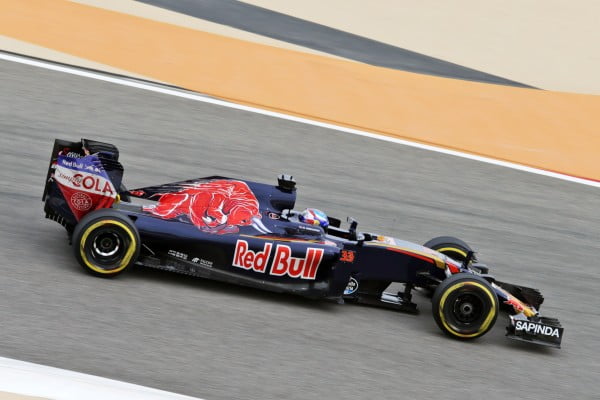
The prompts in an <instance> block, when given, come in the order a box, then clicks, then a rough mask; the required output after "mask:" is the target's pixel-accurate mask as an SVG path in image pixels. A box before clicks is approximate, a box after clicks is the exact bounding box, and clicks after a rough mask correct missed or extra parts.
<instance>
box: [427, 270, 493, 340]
mask: <svg viewBox="0 0 600 400" xmlns="http://www.w3.org/2000/svg"><path fill="white" fill-rule="evenodd" d="M432 302H433V318H434V320H435V322H436V323H437V325H438V327H439V328H440V329H441V330H442V332H444V333H445V334H446V335H448V336H450V337H453V338H456V339H459V340H469V339H475V338H478V337H480V336H483V335H484V334H485V333H487V332H488V331H489V330H490V329H491V328H492V327H493V326H494V323H495V322H496V318H497V317H498V298H497V296H496V293H495V292H494V290H493V289H492V287H491V286H490V284H489V283H488V282H487V281H486V280H485V279H483V278H481V277H479V276H477V275H472V274H466V273H459V274H456V275H453V276H451V277H450V278H448V279H446V280H444V281H442V283H440V284H439V286H438V287H437V288H436V290H435V292H434V294H433V299H432Z"/></svg>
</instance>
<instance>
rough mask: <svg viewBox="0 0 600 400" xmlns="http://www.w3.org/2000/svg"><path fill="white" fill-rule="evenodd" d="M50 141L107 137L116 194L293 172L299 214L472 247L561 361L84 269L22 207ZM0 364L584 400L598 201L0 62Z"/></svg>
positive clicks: (165, 278)
mask: <svg viewBox="0 0 600 400" xmlns="http://www.w3.org/2000/svg"><path fill="white" fill-rule="evenodd" d="M55 137H60V138H65V139H68V138H72V139H77V138H79V137H88V138H96V139H99V140H105V141H109V142H112V143H115V144H116V145H118V147H119V149H120V150H121V154H122V156H121V160H122V162H123V164H124V165H125V168H126V172H125V182H126V183H127V184H128V186H129V187H135V186H144V185H149V184H153V183H161V182H169V181H174V180H177V179H181V178H192V177H199V176H207V175H211V174H219V175H225V176H232V177H244V178H248V179H253V180H257V181H266V182H275V176H276V174H278V173H280V172H283V171H285V172H288V173H292V174H294V176H295V177H296V178H297V180H298V182H299V184H298V186H299V201H298V205H297V208H302V207H305V206H318V207H319V208H321V209H323V210H326V211H327V212H329V213H330V214H331V215H337V216H342V217H343V216H346V215H352V216H354V217H356V218H357V219H358V220H359V221H360V225H359V227H362V228H363V230H367V231H380V232H383V233H389V234H391V235H394V236H398V237H401V238H406V239H412V240H414V241H417V242H424V241H426V240H427V239H429V238H431V237H433V236H437V235H442V234H453V235H456V236H459V237H462V238H463V239H465V240H466V241H468V242H470V243H472V244H473V245H474V246H475V247H477V249H478V250H479V251H480V258H481V259H482V260H484V261H486V262H487V263H488V264H490V265H491V266H492V272H494V273H495V274H496V275H497V276H498V277H499V278H500V279H502V280H505V281H510V282H515V283H520V284H524V285H531V286H534V287H539V288H540V289H542V291H543V293H545V295H546V303H545V304H544V306H543V307H542V311H544V313H545V314H546V315H548V316H553V317H558V318H559V319H560V320H561V322H562V323H563V325H564V326H565V328H566V331H565V338H564V343H563V344H564V346H563V349H562V350H552V349H546V348H538V347H535V348H534V347H530V346H527V345H523V344H520V343H517V342H512V341H509V340H507V339H505V338H504V325H505V320H504V318H500V319H499V321H498V323H497V325H496V327H495V328H494V329H493V330H492V331H491V332H490V333H488V334H487V335H486V336H485V337H483V338H481V339H480V340H477V341H475V342H471V343H462V342H458V341H454V340H450V339H448V338H446V337H445V336H444V335H443V334H442V333H441V332H440V331H439V330H438V328H437V327H436V326H435V323H434V321H433V319H432V317H431V313H430V310H431V306H430V303H429V301H428V300H427V299H425V298H422V297H417V299H416V301H417V302H418V303H419V306H420V309H421V315H419V316H414V315H408V314H402V313H397V312H393V311H388V310H380V309H376V308H368V307H361V306H352V305H337V304H334V303H325V302H317V301H311V300H305V299H302V298H297V297H290V296H285V295H276V294H271V293H267V292H262V291H258V290H251V289H246V288H241V287H237V286H231V285H226V284H220V283H215V282H209V281H205V280H201V279H188V278H186V277H182V276H178V275H172V274H169V273H166V272H165V273H163V272H159V271H146V270H142V269H139V270H134V271H131V272H129V273H127V274H124V275H123V276H121V277H119V278H118V279H112V280H108V279H100V278H95V277H92V276H89V275H87V274H85V273H84V272H83V271H82V270H81V268H80V267H79V266H78V265H77V264H76V262H75V259H74V257H73V255H72V249H71V247H70V246H69V245H68V244H67V241H66V235H65V232H64V230H63V228H62V227H61V226H59V225H58V224H56V223H55V222H52V221H49V220H46V219H44V218H43V213H42V203H41V201H40V197H41V194H42V188H43V183H44V177H45V173H46V168H47V163H48V157H49V153H50V149H51V145H52V141H53V139H54V138H55ZM0 154H1V157H2V169H1V170H0V183H1V185H0V196H1V197H0V224H1V226H2V229H1V231H0V243H1V246H0V254H1V259H2V275H1V277H0V293H1V296H2V301H1V302H0V321H1V328H0V329H1V332H0V333H1V335H0V356H3V357H11V358H17V359H21V360H25V361H31V362H36V363H41V364H47V365H51V366H55V367H60V368H65V369H71V370H76V371H80V372H84V373H90V374H95V375H101V376H104V377H108V378H113V379H118V380H124V381H128V382H132V383H137V384H141V385H146V386H151V387H156V388H159V389H164V390H169V391H175V392H179V393H183V394H188V395H194V396H199V397H203V398H205V399H210V400H216V399H238V398H239V399H250V398H251V399H256V398H267V399H275V398H277V399H278V398H288V399H323V398H344V399H365V398H426V397H429V398H444V399H456V398H465V399H470V398H480V397H481V396H485V397H486V399H506V398H523V399H564V398H573V399H593V398H597V394H598V392H599V389H600V384H599V383H598V376H600V357H599V354H598V349H600V341H599V339H598V333H599V332H600V318H599V317H600V313H599V312H598V306H597V305H598V288H600V275H599V274H598V268H599V263H598V253H599V250H600V248H599V244H598V239H599V238H600V216H599V213H598V210H599V209H600V196H599V193H598V189H596V188H592V187H587V186H581V185H577V184H573V183H569V182H564V181H560V180H556V179H552V178H547V177H543V176H537V175H532V174H527V173H524V172H519V171H514V170H510V169H505V168H501V167H496V166H492V165H487V164H481V163H478V162H475V161H470V160H465V159H460V158H456V157H452V156H446V155H442V154H437V153H431V152H427V151H423V150H417V149H413V148H408V147H403V146H399V145H392V144H389V143H386V142H380V141H377V140H373V139H368V138H363V137H357V136H352V135H349V134H344V133H340V132H336V131H330V130H327V129H322V128H317V127H312V126H307V125H303V124H300V123H294V122H289V121H284V120H279V119H274V118H269V117H266V116H261V115H256V114H252V113H248V112H243V111H236V110H231V109H226V108H223V107H218V106H213V105H208V104H203V103H199V102H194V101H190V100H185V99H180V98H174V97H169V96H166V95H162V94H157V93H150V92H145V91H141V90H139V89H133V88H126V87H122V86H118V85H115V84H111V83H105V82H99V81H94V80H90V79H86V78H82V77H76V76H71V75H66V74H63V73H59V72H52V71H47V70H42V69H38V68H35V67H29V66H24V65H20V64H15V63H11V62H4V61H2V62H0Z"/></svg>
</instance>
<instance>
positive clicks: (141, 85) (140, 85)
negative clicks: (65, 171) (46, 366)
mask: <svg viewBox="0 0 600 400" xmlns="http://www.w3.org/2000/svg"><path fill="white" fill-rule="evenodd" d="M0 59H1V60H6V61H12V62H16V63H21V64H27V65H31V66H34V67H39V68H44V69H49V70H52V71H59V72H64V73H67V74H71V75H77V76H83V77H86V78H91V79H96V80H100V81H104V82H110V83H115V84H118V85H123V86H129V87H133V88H137V89H142V90H148V91H151V92H156V93H162V94H166V95H169V96H176V97H182V98H185V99H189V100H194V101H201V102H203V103H210V104H215V105H219V106H222V107H228V108H233V109H236V110H242V111H248V112H252V113H255V114H261V115H266V116H269V117H274V118H281V119H285V120H288V121H294V122H300V123H303V124H307V125H313V126H318V127H321V128H327V129H333V130H336V131H340V132H346V133H351V134H353V135H358V136H364V137H369V138H372V139H377V140H383V141H386V142H391V143H396V144H401V145H404V146H410V147H416V148H418V149H422V150H429V151H434V152H436V153H442V154H448V155H452V156H456V157H462V158H466V159H469V160H475V161H479V162H483V163H486V164H492V165H498V166H501V167H506V168H512V169H516V170H519V171H524V172H529V173H532V174H537V175H543V176H548V177H551V178H557V179H561V180H564V181H569V182H574V183H580V184H582V185H588V186H594V187H598V188H600V182H598V181H593V180H589V179H584V178H578V177H575V176H570V175H565V174H560V173H557V172H551V171H546V170H543V169H539V168H533V167H528V166H525V165H520V164H516V163H512V162H508V161H501V160H496V159H493V158H489V157H483V156H477V155H474V154H469V153H463V152H460V151H456V150H449V149H445V148H443V147H437V146H431V145H427V144H422V143H417V142H411V141H409V140H404V139H397V138H393V137H389V136H385V135H380V134H376V133H371V132H365V131H361V130H358V129H352V128H346V127H343V126H338V125H334V124H330V123H325V122H319V121H314V120H311V119H307V118H302V117H296V116H293V115H288V114H283V113H279V112H275V111H268V110H263V109H260V108H255V107H250V106H244V105H240V104H235V103H230V102H228V101H224V100H218V99H215V98H211V97H206V96H204V95H201V94H196V93H189V92H184V91H180V90H177V89H173V88H167V87H163V86H159V85H158V84H157V85H153V84H150V83H145V82H139V81H136V80H135V79H133V78H131V79H125V78H120V77H115V76H110V75H106V74H103V73H99V72H91V71H86V70H82V69H78V68H76V67H70V66H64V65H59V64H53V63H51V62H45V61H39V60H33V59H30V58H26V57H20V56H15V55H10V54H3V53H1V52H0Z"/></svg>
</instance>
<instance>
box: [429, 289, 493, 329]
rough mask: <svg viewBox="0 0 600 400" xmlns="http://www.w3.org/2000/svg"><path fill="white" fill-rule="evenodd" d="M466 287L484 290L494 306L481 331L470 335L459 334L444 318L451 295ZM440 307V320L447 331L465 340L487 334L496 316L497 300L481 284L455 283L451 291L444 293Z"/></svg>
mask: <svg viewBox="0 0 600 400" xmlns="http://www.w3.org/2000/svg"><path fill="white" fill-rule="evenodd" d="M465 285H473V286H476V287H478V288H480V289H481V290H483V291H484V293H486V294H487V296H488V297H489V299H490V302H491V305H492V307H491V309H490V312H489V313H488V315H487V317H486V318H485V320H484V321H483V323H482V324H481V327H480V328H479V330H478V331H477V332H475V333H469V334H464V333H459V332H456V331H455V330H454V329H452V328H451V327H450V326H449V325H448V323H447V322H446V318H444V312H443V311H444V304H445V302H446V299H447V298H448V296H449V295H450V293H452V292H454V291H455V290H457V289H460V288H462V287H463V286H465ZM439 307H440V309H439V310H438V312H439V316H440V320H441V321H442V324H443V325H444V327H445V328H446V330H448V331H449V332H450V333H452V334H453V335H454V336H458V337H463V338H470V337H474V336H477V335H479V334H480V333H481V332H485V331H486V330H487V329H488V327H489V325H490V324H491V323H492V320H493V319H494V315H496V300H495V299H494V296H493V293H492V292H490V290H488V288H486V287H485V286H484V285H482V284H481V283H479V282H458V283H455V284H454V285H453V286H451V287H450V288H449V290H446V292H445V293H444V295H443V296H442V298H441V300H440V305H439Z"/></svg>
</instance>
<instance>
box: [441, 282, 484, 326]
mask: <svg viewBox="0 0 600 400" xmlns="http://www.w3.org/2000/svg"><path fill="white" fill-rule="evenodd" d="M491 306H492V305H491V304H490V302H489V299H488V297H487V296H486V294H485V293H482V292H481V291H479V290H476V289H471V288H467V287H463V289H462V290H459V291H457V292H456V293H452V294H450V296H449V297H448V299H447V300H446V307H444V310H443V314H444V318H445V320H446V321H447V323H448V325H449V326H450V327H451V328H452V329H453V330H454V331H456V332H460V333H467V334H468V333H473V332H478V331H479V330H480V328H481V326H482V324H483V323H484V322H485V320H486V317H487V316H488V314H489V311H490V308H491Z"/></svg>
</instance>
